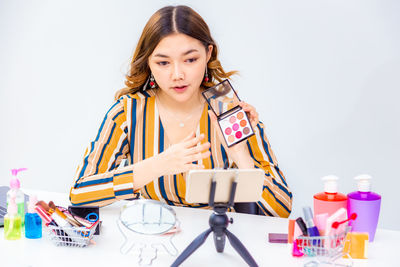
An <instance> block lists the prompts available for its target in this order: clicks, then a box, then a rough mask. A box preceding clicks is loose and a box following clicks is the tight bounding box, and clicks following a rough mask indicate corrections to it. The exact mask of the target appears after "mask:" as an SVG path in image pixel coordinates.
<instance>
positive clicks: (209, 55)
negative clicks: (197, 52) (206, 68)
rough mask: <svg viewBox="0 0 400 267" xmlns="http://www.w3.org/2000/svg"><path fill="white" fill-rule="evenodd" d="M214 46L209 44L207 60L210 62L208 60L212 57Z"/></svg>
mask: <svg viewBox="0 0 400 267" xmlns="http://www.w3.org/2000/svg"><path fill="white" fill-rule="evenodd" d="M213 48H214V46H213V45H209V46H208V48H207V62H208V61H209V60H210V58H211V54H212V51H213Z"/></svg>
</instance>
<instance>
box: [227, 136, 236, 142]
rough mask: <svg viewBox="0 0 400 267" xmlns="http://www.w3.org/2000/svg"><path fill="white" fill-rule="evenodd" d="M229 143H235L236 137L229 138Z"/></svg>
mask: <svg viewBox="0 0 400 267" xmlns="http://www.w3.org/2000/svg"><path fill="white" fill-rule="evenodd" d="M228 141H229V143H232V142H233V141H235V137H234V136H233V135H230V136H228Z"/></svg>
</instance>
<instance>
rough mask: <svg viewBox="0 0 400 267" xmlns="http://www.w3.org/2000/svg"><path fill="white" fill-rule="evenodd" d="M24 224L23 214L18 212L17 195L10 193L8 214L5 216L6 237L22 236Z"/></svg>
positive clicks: (7, 238)
mask: <svg viewBox="0 0 400 267" xmlns="http://www.w3.org/2000/svg"><path fill="white" fill-rule="evenodd" d="M21 232H22V226H21V216H20V215H19V214H18V209H17V204H16V202H15V195H14V194H13V193H12V194H11V195H10V202H9V204H8V207H7V214H6V216H4V239H6V240H16V239H20V238H21Z"/></svg>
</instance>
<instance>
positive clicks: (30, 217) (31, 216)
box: [25, 196, 42, 239]
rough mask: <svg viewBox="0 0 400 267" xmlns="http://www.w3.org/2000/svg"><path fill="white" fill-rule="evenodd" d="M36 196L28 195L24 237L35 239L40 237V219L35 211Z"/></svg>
mask: <svg viewBox="0 0 400 267" xmlns="http://www.w3.org/2000/svg"><path fill="white" fill-rule="evenodd" d="M36 203H37V198H36V197H35V196H30V197H29V204H28V212H27V213H26V214H25V237H26V238H30V239H37V238H41V237H42V219H41V218H40V216H39V215H38V214H37V213H36V212H35V205H36Z"/></svg>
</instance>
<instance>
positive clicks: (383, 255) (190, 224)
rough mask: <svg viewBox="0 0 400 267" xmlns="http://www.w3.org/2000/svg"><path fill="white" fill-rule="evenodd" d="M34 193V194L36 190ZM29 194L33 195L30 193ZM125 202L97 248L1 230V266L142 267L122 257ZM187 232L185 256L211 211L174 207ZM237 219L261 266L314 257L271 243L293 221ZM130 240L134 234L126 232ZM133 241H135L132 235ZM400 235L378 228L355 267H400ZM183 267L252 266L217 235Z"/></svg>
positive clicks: (61, 200) (108, 218)
mask: <svg viewBox="0 0 400 267" xmlns="http://www.w3.org/2000/svg"><path fill="white" fill-rule="evenodd" d="M31 192H32V191H31ZM27 193H30V192H27ZM35 194H36V195H37V196H38V198H39V200H44V201H46V202H47V201H50V200H53V201H54V202H55V203H56V204H57V205H59V206H65V207H67V206H68V205H69V201H68V197H67V195H66V194H60V193H49V192H43V191H35ZM125 203H126V201H120V202H117V203H114V204H112V205H110V206H107V207H104V208H101V210H100V218H101V220H102V222H103V223H102V227H101V235H99V236H94V239H93V240H94V241H95V242H96V244H90V245H89V246H88V247H85V248H73V247H57V246H55V245H54V244H53V243H52V242H51V241H50V240H49V238H48V236H47V235H46V234H47V232H46V231H45V229H44V232H43V234H44V236H43V238H42V239H36V240H31V239H26V238H24V237H23V238H22V239H20V240H16V241H8V240H5V239H4V237H3V229H2V228H1V230H0V251H1V255H2V256H1V261H4V260H5V263H3V262H0V266H2V267H3V266H4V267H8V266H10V267H20V266H21V267H28V266H30V267H42V266H43V267H46V266H68V267H71V266H94V265H96V266H138V253H139V252H138V250H134V251H133V252H132V253H128V254H126V255H122V254H121V252H120V248H121V245H122V244H123V240H124V238H123V236H122V234H121V232H120V231H119V229H118V227H117V219H118V214H119V211H120V208H121V206H122V205H123V204H125ZM174 209H175V211H176V214H177V218H178V219H179V221H180V223H181V229H182V231H181V232H180V233H178V234H177V235H176V236H175V237H174V238H173V242H174V244H175V246H176V247H177V249H178V251H179V253H181V252H182V251H183V250H184V249H185V248H186V246H187V245H189V244H190V242H191V241H192V240H193V239H194V238H196V237H197V236H198V235H199V234H200V233H202V232H203V231H205V230H206V229H208V228H209V225H208V219H209V216H210V214H211V213H212V211H210V210H199V209H194V208H180V207H174ZM228 216H229V217H232V218H233V220H234V223H233V224H230V225H229V226H228V230H229V231H230V232H232V233H233V234H235V235H236V237H238V238H239V239H240V241H241V242H242V243H243V244H244V245H245V246H246V248H247V249H248V251H249V252H250V254H251V255H252V256H253V257H254V259H255V260H256V262H257V263H258V264H259V266H280V267H281V266H303V264H304V263H306V262H308V261H310V260H311V258H308V257H307V258H305V257H303V258H300V259H299V258H293V257H292V256H291V246H290V245H289V244H273V243H268V233H270V232H271V233H285V232H287V227H288V220H287V219H282V218H272V217H265V216H256V215H247V214H238V213H228ZM127 234H128V235H129V233H127ZM130 237H131V238H132V236H130ZM399 241H400V232H399V231H390V230H382V229H378V231H377V233H376V236H375V241H374V242H373V243H370V244H369V248H368V257H369V259H368V260H354V266H400V264H399V263H398V262H397V260H398V257H397V255H396V253H399V251H400V245H399ZM175 258H176V257H173V256H170V255H169V254H167V253H166V252H164V251H163V250H161V251H160V253H159V254H158V255H157V258H156V259H155V260H154V261H153V264H152V266H170V265H171V264H172V263H173V261H174V260H175ZM181 266H247V265H246V263H245V262H244V261H243V260H242V258H241V257H240V256H239V255H238V254H237V253H236V251H235V250H234V249H233V248H232V246H231V245H230V243H229V241H228V240H227V241H226V244H225V251H224V252H223V253H218V252H217V251H216V249H215V246H214V241H213V236H212V234H210V235H209V237H208V238H207V240H206V242H205V243H204V244H203V245H202V246H201V247H200V248H199V249H197V250H196V251H195V252H194V253H193V254H192V255H191V256H190V257H189V258H188V259H187V260H185V261H184V262H183V264H182V265H181Z"/></svg>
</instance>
